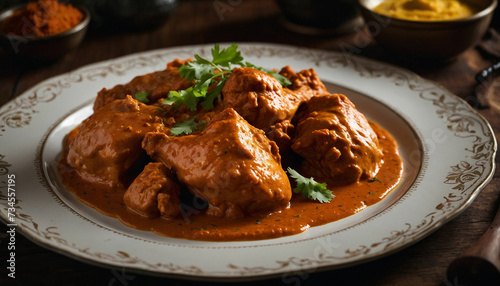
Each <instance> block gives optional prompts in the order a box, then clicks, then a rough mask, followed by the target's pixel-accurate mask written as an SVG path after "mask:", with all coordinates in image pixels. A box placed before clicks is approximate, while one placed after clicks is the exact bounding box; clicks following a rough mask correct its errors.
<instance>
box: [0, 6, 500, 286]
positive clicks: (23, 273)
mask: <svg viewBox="0 0 500 286" xmlns="http://www.w3.org/2000/svg"><path fill="white" fill-rule="evenodd" d="M220 2H224V3H226V4H230V6H227V7H230V8H231V9H228V10H226V11H220V10H217V9H216V8H215V6H214V1H212V0H199V1H183V2H181V3H180V5H179V7H178V10H177V11H176V13H175V14H174V15H173V16H172V17H170V18H169V19H168V21H167V22H165V23H164V24H163V25H161V26H159V27H157V28H155V29H152V30H145V31H128V32H125V31H123V32H116V33H111V32H106V33H99V32H98V31H95V30H92V31H90V33H89V34H88V35H87V38H86V39H85V42H84V43H83V44H82V45H81V46H80V47H79V48H78V49H77V50H75V51H73V52H71V53H70V54H69V55H67V56H66V57H65V58H63V59H61V60H60V61H57V62H55V63H51V64H44V65H37V64H26V63H23V64H21V63H18V62H15V61H14V60H12V59H10V58H9V57H7V56H6V55H4V54H0V105H3V104H5V103H6V102H7V101H9V100H11V99H12V98H14V97H16V96H18V95H20V94H22V93H23V92H24V91H26V90H27V89H28V88H30V87H31V86H33V85H35V84H37V83H39V82H40V81H42V80H44V79H47V78H50V77H53V76H56V75H59V74H61V73H64V72H67V71H71V70H73V69H75V68H78V67H80V66H83V65H86V64H91V63H95V62H99V61H103V60H108V59H111V58H115V57H119V56H123V55H128V54H131V53H136V52H142V51H146V50H151V49H157V48H165V47H173V46H181V45H190V44H203V43H215V42H239V43H243V42H272V43H283V44H289V45H296V46H303V47H312V48H318V49H325V50H337V51H338V50H341V49H342V47H343V46H344V47H345V46H346V44H348V45H350V46H351V47H358V48H356V49H352V50H351V51H350V52H352V53H355V54H360V55H362V56H367V57H372V58H375V59H379V60H381V61H386V62H390V63H393V64H396V65H399V66H402V67H405V68H407V69H410V70H412V71H414V72H416V73H418V74H419V75H421V76H423V77H424V78H428V79H430V80H433V81H436V82H438V83H439V84H441V85H443V86H444V87H446V88H448V89H450V90H451V91H452V92H453V93H455V94H457V95H458V96H460V97H462V98H465V99H466V100H467V101H468V102H469V103H471V105H472V106H474V107H477V108H478V111H479V113H480V114H482V115H483V116H484V117H485V118H487V119H488V120H489V122H490V123H491V125H492V126H493V129H494V130H495V134H496V137H497V139H498V137H499V135H500V119H499V118H500V116H499V113H498V111H495V110H494V109H492V108H481V107H480V106H479V101H478V100H477V97H476V88H477V83H476V82H475V80H474V75H475V74H476V73H477V72H478V71H480V70H481V69H482V68H485V67H486V66H488V64H490V61H489V60H488V59H486V58H484V57H483V56H482V55H481V54H480V53H479V52H478V50H477V49H471V50H469V51H467V52H465V53H464V54H463V55H461V56H460V57H459V58H458V59H457V60H456V61H453V62H451V63H448V64H446V65H439V66H433V67H429V66H417V65H412V64H408V63H401V62H397V61H393V60H391V58H390V57H389V55H388V54H386V53H385V52H384V51H383V50H382V49H381V48H380V47H378V46H377V45H376V44H375V43H374V42H373V41H372V39H371V38H370V37H368V36H367V34H366V33H365V32H364V31H363V30H359V31H357V32H356V33H353V34H349V35H343V36H306V35H301V34H297V33H294V32H291V31H288V30H287V29H285V28H284V27H283V26H282V25H281V24H280V11H279V9H278V7H277V6H276V4H275V3H274V1H268V0H253V1H225V0H220ZM231 5H232V6H231ZM499 92H500V90H499ZM0 148H2V147H0ZM499 189H500V171H498V170H497V171H496V172H495V176H494V178H493V180H492V181H491V183H490V184H488V185H487V186H486V188H485V189H484V190H483V191H482V192H481V193H480V194H479V196H478V197H477V198H476V200H475V202H474V203H473V204H472V205H471V206H470V207H469V208H468V209H467V210H466V211H464V212H463V213H462V214H460V215H459V216H458V217H457V218H456V219H454V220H453V221H451V222H449V223H448V224H446V225H444V226H443V227H442V228H440V229H439V230H437V231H436V232H434V233H433V234H431V235H430V236H428V237H427V238H425V239H423V240H422V241H420V242H418V243H416V244H415V245H412V246H411V247H408V248H406V249H404V250H402V251H400V252H398V253H395V254H392V255H390V256H388V257H385V258H382V259H379V260H376V261H373V262H369V263H365V264H362V265H358V266H353V267H350V268H347V269H341V270H335V271H328V272H321V273H303V274H302V275H298V276H293V277H287V279H284V278H283V277H281V278H276V279H272V280H266V281H262V282H259V283H261V285H277V284H284V285H323V284H325V282H328V283H326V284H328V285H333V284H335V285H453V284H450V283H449V282H448V283H447V282H446V281H445V279H446V269H447V266H448V264H449V263H450V262H451V261H452V260H453V259H454V258H455V257H457V256H458V255H460V254H461V253H462V252H463V251H464V250H465V249H466V248H467V247H468V246H469V245H470V244H471V243H473V242H474V241H476V240H477V239H478V238H479V237H480V236H481V235H482V233H483V232H484V231H485V230H486V229H487V227H488V226H489V224H490V222H491V221H492V219H493V217H494V215H495V213H496V209H497V207H498V202H499V196H500V190H499ZM6 231H7V227H6V226H4V225H3V224H0V234H5V233H6ZM4 241H5V240H4V238H3V236H0V258H1V259H0V260H1V261H5V260H6V257H7V255H8V254H7V247H6V244H5V243H4ZM16 256H17V261H16V264H17V269H16V270H17V271H16V272H17V273H16V276H17V278H16V279H15V280H11V279H9V278H6V276H5V275H4V274H2V275H0V284H2V285H9V284H8V283H12V282H16V283H17V284H16V285H21V284H22V285H28V284H29V285H41V284H47V285H149V284H161V285H194V284H200V285H211V284H215V283H208V282H205V283H203V282H187V281H182V280H173V279H166V278H159V277H149V276H143V275H138V274H135V273H131V272H123V271H122V270H111V269H104V268H98V267H95V266H92V265H88V264H85V263H82V262H79V261H77V260H74V259H71V258H68V257H66V256H64V255H61V254H58V253H55V252H53V251H50V250H46V249H44V248H42V247H40V246H38V245H36V244H34V243H32V242H31V241H29V240H27V239H25V238H24V237H21V236H18V237H17V240H16ZM0 265H5V264H4V263H3V262H2V263H0ZM4 271H5V267H4V266H1V270H0V273H5V272H4ZM42 277H44V278H45V279H43V278H42ZM48 277H50V279H49V280H50V282H48V283H43V282H44V280H46V279H47V278H48ZM37 281H38V282H37ZM242 284H243V285H255V283H253V282H248V283H242Z"/></svg>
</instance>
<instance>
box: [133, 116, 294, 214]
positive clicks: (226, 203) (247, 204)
mask: <svg viewBox="0 0 500 286" xmlns="http://www.w3.org/2000/svg"><path fill="white" fill-rule="evenodd" d="M142 147H143V148H144V149H145V150H146V151H147V153H148V154H149V155H150V156H151V157H152V158H153V159H154V160H156V161H160V162H163V163H164V164H165V165H167V166H168V167H170V168H172V169H173V170H175V171H176V174H177V178H178V180H179V181H180V182H181V183H183V184H184V185H186V186H187V188H188V189H189V190H190V191H191V193H192V194H193V195H195V196H197V197H199V198H201V199H204V200H206V201H207V202H208V204H209V207H208V210H207V213H208V214H210V215H214V216H220V217H233V218H236V217H242V216H244V215H247V214H252V213H256V212H260V211H273V210H277V209H280V208H283V207H285V206H287V205H288V203H289V201H290V198H291V196H292V190H291V187H290V182H289V180H288V177H287V175H286V173H285V171H284V170H283V169H282V168H281V164H280V161H281V158H280V155H279V152H278V148H277V146H276V144H275V143H274V142H272V141H270V140H269V139H268V138H267V137H266V136H265V134H264V132H263V131H262V130H259V129H257V128H255V127H253V126H251V125H250V124H248V122H246V121H245V120H244V119H243V118H242V117H241V116H240V115H239V114H238V113H236V111H234V110H233V109H225V110H224V111H222V112H221V113H219V114H218V115H217V116H215V117H214V118H213V119H212V121H211V122H210V123H209V124H208V126H207V128H206V129H205V130H204V131H203V132H201V133H200V134H198V135H186V136H183V137H174V136H168V135H166V134H163V133H160V132H156V133H148V134H146V137H145V138H144V141H143V142H142Z"/></svg>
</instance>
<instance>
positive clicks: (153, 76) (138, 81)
mask: <svg viewBox="0 0 500 286" xmlns="http://www.w3.org/2000/svg"><path fill="white" fill-rule="evenodd" d="M185 62H186V61H180V60H174V61H173V62H170V63H168V64H167V68H166V69H165V70H162V71H157V72H153V73H149V74H145V75H141V76H137V77H135V78H134V79H132V80H131V81H130V82H129V83H127V84H123V85H122V84H120V85H116V86H115V87H113V88H112V89H106V88H103V89H102V90H101V91H99V93H98V94H97V98H96V100H95V102H94V111H96V110H98V109H99V108H101V107H103V106H104V105H106V104H108V103H110V102H113V101H114V100H117V99H124V98H125V97H126V96H127V95H132V96H134V95H135V94H136V93H138V92H149V93H150V94H149V95H148V100H149V102H151V103H155V102H157V101H158V100H159V99H161V98H166V97H167V96H168V93H169V92H170V91H172V90H182V89H187V88H188V87H190V86H191V85H192V84H193V83H192V82H190V81H187V80H186V79H184V78H182V77H181V76H180V75H179V71H178V68H179V67H180V66H181V65H182V64H184V63H185Z"/></svg>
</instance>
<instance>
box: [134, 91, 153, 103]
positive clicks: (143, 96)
mask: <svg viewBox="0 0 500 286" xmlns="http://www.w3.org/2000/svg"><path fill="white" fill-rule="evenodd" d="M150 94H151V91H141V92H137V93H136V94H135V95H134V98H135V99H137V100H138V101H140V102H142V103H148V102H149V99H148V96H149V95H150Z"/></svg>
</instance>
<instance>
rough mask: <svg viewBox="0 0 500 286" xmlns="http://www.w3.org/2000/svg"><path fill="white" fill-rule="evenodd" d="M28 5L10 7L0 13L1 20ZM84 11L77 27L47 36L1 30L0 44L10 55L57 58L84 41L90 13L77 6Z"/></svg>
mask: <svg viewBox="0 0 500 286" xmlns="http://www.w3.org/2000/svg"><path fill="white" fill-rule="evenodd" d="M25 6H26V5H19V6H15V7H12V8H8V9H6V10H4V11H2V12H1V13H0V22H1V21H3V20H5V19H7V18H8V17H9V16H11V15H12V14H13V13H15V12H16V11H19V10H22V9H24V7H25ZM77 8H78V9H79V10H80V11H82V13H83V19H82V21H81V22H80V23H79V24H78V25H76V26H75V27H73V28H71V29H69V30H67V31H64V32H61V33H58V34H55V35H50V36H45V37H22V36H18V35H14V34H6V33H3V32H1V31H0V46H1V47H2V49H3V50H4V51H5V52H6V53H8V54H9V55H12V56H15V57H16V58H19V59H26V60H43V61H45V60H56V59H58V58H61V57H63V56H64V55H66V54H67V53H68V52H70V51H71V50H73V49H75V48H76V47H78V46H79V45H80V43H81V42H82V41H83V39H84V37H85V34H86V32H87V27H88V25H89V22H90V13H89V11H88V10H87V9H85V8H83V7H77Z"/></svg>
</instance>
